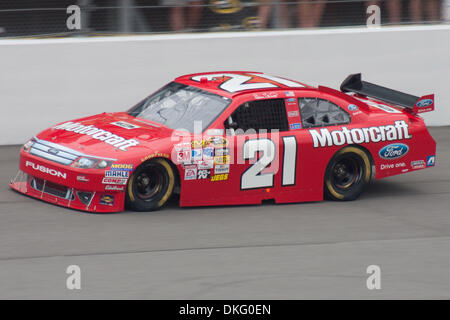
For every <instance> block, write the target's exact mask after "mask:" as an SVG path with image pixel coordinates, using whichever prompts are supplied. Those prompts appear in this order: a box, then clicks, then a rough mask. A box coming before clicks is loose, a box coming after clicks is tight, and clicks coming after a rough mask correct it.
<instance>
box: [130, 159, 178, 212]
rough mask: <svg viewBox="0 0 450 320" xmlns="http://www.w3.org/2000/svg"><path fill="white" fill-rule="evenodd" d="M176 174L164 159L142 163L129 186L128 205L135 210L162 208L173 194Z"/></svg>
mask: <svg viewBox="0 0 450 320" xmlns="http://www.w3.org/2000/svg"><path fill="white" fill-rule="evenodd" d="M174 185H175V175H174V172H173V169H172V167H171V165H170V164H169V163H168V162H167V161H166V160H164V159H153V160H151V161H148V162H146V163H144V164H142V165H140V166H139V167H138V168H137V169H136V170H135V171H134V172H133V174H132V175H131V177H130V179H129V180H128V186H127V205H128V207H129V208H130V209H131V210H134V211H154V210H158V209H160V208H161V207H162V206H164V204H166V202H167V200H169V198H170V196H171V195H172V192H173V188H174Z"/></svg>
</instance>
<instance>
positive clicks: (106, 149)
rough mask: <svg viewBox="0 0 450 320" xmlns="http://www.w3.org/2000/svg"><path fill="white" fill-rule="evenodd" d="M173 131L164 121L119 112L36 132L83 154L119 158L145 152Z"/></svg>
mask: <svg viewBox="0 0 450 320" xmlns="http://www.w3.org/2000/svg"><path fill="white" fill-rule="evenodd" d="M172 132H173V130H172V129H169V128H167V127H164V126H163V125H160V124H156V123H152V122H149V121H146V120H143V119H138V118H135V117H132V116H130V115H128V114H127V113H125V112H119V113H102V114H98V115H95V116H91V117H87V118H82V119H77V120H71V121H65V122H62V123H60V124H57V125H55V126H53V127H51V128H49V129H47V130H45V131H43V132H41V133H39V134H38V135H37V138H38V139H42V140H46V141H49V142H53V143H56V144H59V145H62V146H64V147H68V148H71V149H74V150H77V151H80V152H82V153H84V154H89V155H94V156H102V157H111V158H122V157H124V156H126V154H127V153H130V152H133V154H135V152H137V153H140V152H143V153H146V152H148V149H149V148H150V147H151V146H154V144H158V143H159V142H160V141H161V139H164V138H168V137H169V138H170V136H171V135H172ZM151 149H153V148H151Z"/></svg>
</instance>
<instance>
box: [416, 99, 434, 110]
mask: <svg viewBox="0 0 450 320" xmlns="http://www.w3.org/2000/svg"><path fill="white" fill-rule="evenodd" d="M432 104H433V100H431V99H425V100H420V101H419V102H417V106H418V107H419V108H425V107H428V106H431V105H432Z"/></svg>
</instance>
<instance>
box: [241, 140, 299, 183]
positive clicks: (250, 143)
mask: <svg viewBox="0 0 450 320" xmlns="http://www.w3.org/2000/svg"><path fill="white" fill-rule="evenodd" d="M282 140H283V162H282V165H281V168H282V169H281V170H282V179H281V184H282V186H292V185H295V176H296V172H295V171H296V166H297V139H296V138H295V137H294V136H289V137H282ZM258 152H262V155H261V157H260V158H259V159H258V161H256V162H255V163H254V164H253V165H252V166H250V167H249V168H248V169H247V170H246V171H245V172H244V173H243V174H242V176H241V189H242V190H246V189H256V188H272V187H273V184H274V175H275V174H274V173H273V172H268V173H264V174H263V173H261V172H262V171H263V170H264V169H265V168H267V167H268V166H269V165H270V164H271V163H272V161H273V160H274V159H275V143H274V142H273V141H272V140H270V139H267V138H263V139H253V140H247V141H245V142H244V145H243V153H242V157H243V159H244V160H248V159H254V158H255V157H256V155H257V153H258Z"/></svg>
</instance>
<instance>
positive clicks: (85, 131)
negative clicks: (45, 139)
mask: <svg viewBox="0 0 450 320" xmlns="http://www.w3.org/2000/svg"><path fill="white" fill-rule="evenodd" d="M53 129H57V130H65V131H69V132H75V133H78V134H82V135H87V136H90V137H92V139H95V140H99V141H103V142H105V143H107V144H109V145H111V146H113V147H115V148H117V149H119V150H122V151H127V148H130V147H134V146H137V145H138V144H139V141H137V140H135V139H128V140H127V139H125V138H123V137H120V136H118V135H116V134H113V133H111V132H109V131H106V130H103V129H99V128H96V127H94V126H92V125H89V126H85V125H82V124H80V123H77V122H71V121H69V122H65V123H63V124H60V125H57V126H55V127H53Z"/></svg>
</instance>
